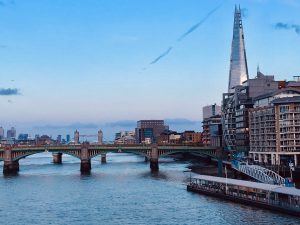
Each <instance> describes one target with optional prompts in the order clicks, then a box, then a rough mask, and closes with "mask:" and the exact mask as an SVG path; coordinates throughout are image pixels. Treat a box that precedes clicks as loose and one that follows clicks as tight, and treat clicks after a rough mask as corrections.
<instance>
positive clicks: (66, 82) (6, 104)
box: [0, 0, 300, 139]
mask: <svg viewBox="0 0 300 225" xmlns="http://www.w3.org/2000/svg"><path fill="white" fill-rule="evenodd" d="M222 2H224V3H223V4H222V6H221V7H220V8H219V9H218V10H216V11H215V12H214V13H213V14H211V15H210V16H209V17H208V18H207V19H206V20H205V21H204V22H203V23H202V24H201V25H200V26H199V27H198V28H197V29H195V30H194V31H193V32H192V33H190V34H189V35H188V36H186V37H185V38H184V39H183V40H181V41H178V38H179V37H180V36H181V35H182V34H184V33H185V32H186V31H187V30H189V29H190V28H191V27H192V26H194V25H195V24H197V23H198V22H200V21H201V20H202V19H203V18H205V17H206V15H207V14H208V13H209V12H210V11H211V10H213V9H214V8H216V7H217V6H218V5H220V3H222ZM235 4H241V8H242V9H243V11H244V12H245V16H244V32H245V38H246V49H247V57H248V65H249V71H250V76H251V77H254V76H255V72H256V67H257V64H258V63H259V64H260V68H261V70H262V72H264V73H266V74H274V75H275V76H276V79H286V80H291V79H292V76H294V75H299V73H300V63H299V53H300V34H299V25H300V17H299V10H300V1H298V0H243V1H232V0H225V1H221V0H201V1H200V0H164V1H161V0H151V1H150V0H144V1H141V0H26V1H24V0H2V1H0V68H1V69H0V77H1V82H0V95H1V96H0V104H1V112H0V116H1V117H0V118H1V121H2V125H3V126H4V127H5V128H7V127H9V126H15V127H16V128H17V131H18V132H26V131H28V132H29V133H31V134H34V133H41V132H44V133H49V134H53V135H56V134H58V133H62V134H64V133H66V132H71V131H72V130H73V128H75V127H76V126H78V128H79V129H80V128H81V129H82V130H83V129H87V130H86V131H83V132H89V133H91V132H96V130H97V129H98V128H97V129H96V127H99V128H101V127H102V128H103V127H104V128H103V130H104V135H106V138H107V139H109V137H112V133H113V132H114V130H115V131H117V130H118V129H123V128H124V129H125V128H126V129H127V128H128V129H131V128H132V125H131V126H123V125H124V124H123V125H122V123H120V126H117V127H116V126H111V124H112V123H116V122H118V121H121V122H124V121H127V122H128V121H130V123H131V124H133V121H136V120H139V119H171V120H169V121H170V123H171V124H170V128H171V129H172V128H173V129H177V128H178V129H184V128H185V127H186V129H196V130H200V126H201V124H200V121H201V118H202V107H203V106H204V105H207V104H211V103H220V101H221V98H222V93H223V92H225V91H226V88H227V81H228V71H229V58H230V47H231V46H230V45H231V38H232V26H233V12H234V5H235ZM278 23H282V24H283V25H284V26H281V27H280V28H281V29H279V28H278V27H277V28H276V24H278ZM297 28H298V29H297ZM297 31H298V33H297ZM170 47H172V49H171V50H170V52H169V54H167V55H166V56H165V57H163V58H161V59H160V60H159V61H158V62H157V63H154V64H150V63H151V62H153V61H154V60H155V59H156V58H157V57H158V56H160V55H161V54H162V53H165V52H166V51H167V50H168V49H170ZM8 88H11V90H10V91H11V92H12V93H11V94H9V95H7V93H6V92H5V90H6V91H7V89H8ZM15 89H18V92H19V93H20V94H17V95H14V94H15V93H14V90H15ZM1 90H2V91H4V93H3V92H1ZM178 118H181V120H176V119H178ZM182 119H184V120H182ZM91 124H93V125H94V126H90V125H91ZM172 124H173V127H172ZM179 124H180V126H179ZM106 130H107V132H105V131H106Z"/></svg>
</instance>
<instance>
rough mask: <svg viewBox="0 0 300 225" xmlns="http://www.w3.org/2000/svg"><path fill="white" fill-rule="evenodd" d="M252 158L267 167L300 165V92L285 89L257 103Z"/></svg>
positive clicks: (252, 112)
mask: <svg viewBox="0 0 300 225" xmlns="http://www.w3.org/2000/svg"><path fill="white" fill-rule="evenodd" d="M249 131H250V152H249V157H250V158H251V159H252V160H253V161H256V162H259V163H263V164H267V165H286V166H288V165H289V164H290V163H293V165H294V166H298V165H299V163H300V90H297V89H294V88H285V89H281V90H278V91H275V92H273V93H271V94H269V95H262V96H259V97H257V98H256V99H255V100H254V108H253V109H250V110H249Z"/></svg>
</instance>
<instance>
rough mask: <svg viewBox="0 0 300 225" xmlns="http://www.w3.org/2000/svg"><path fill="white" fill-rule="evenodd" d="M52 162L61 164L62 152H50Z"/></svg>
mask: <svg viewBox="0 0 300 225" xmlns="http://www.w3.org/2000/svg"><path fill="white" fill-rule="evenodd" d="M52 156H53V163H54V164H62V153H52Z"/></svg>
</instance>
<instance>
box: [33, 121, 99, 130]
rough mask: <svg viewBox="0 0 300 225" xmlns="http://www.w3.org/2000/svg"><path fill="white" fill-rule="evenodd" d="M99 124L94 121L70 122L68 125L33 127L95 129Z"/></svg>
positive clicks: (39, 127)
mask: <svg viewBox="0 0 300 225" xmlns="http://www.w3.org/2000/svg"><path fill="white" fill-rule="evenodd" d="M98 127H99V126H98V125H97V124H94V123H72V124H68V125H45V126H36V127H34V128H35V129H50V130H56V129H74V130H75V129H95V128H98Z"/></svg>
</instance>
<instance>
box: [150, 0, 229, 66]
mask: <svg viewBox="0 0 300 225" xmlns="http://www.w3.org/2000/svg"><path fill="white" fill-rule="evenodd" d="M225 1H226V0H223V1H222V2H221V3H220V4H219V5H218V6H217V7H216V8H214V9H213V10H211V11H210V12H209V13H208V14H207V15H206V16H205V17H204V18H203V19H202V20H201V21H200V22H198V23H196V24H195V25H194V26H192V27H191V28H190V29H188V30H187V31H186V32H185V33H184V34H182V35H181V36H180V37H179V38H178V39H177V41H182V40H183V39H184V38H186V36H188V35H189V34H190V33H192V32H194V31H195V30H196V29H197V28H198V27H199V26H200V25H201V24H203V23H204V22H205V21H206V20H207V19H208V18H209V17H210V16H212V15H213V14H214V13H215V12H216V11H217V10H218V9H219V8H221V6H222V5H223V4H224V2H225ZM172 49H173V47H172V46H171V47H169V48H168V49H167V50H166V51H165V52H163V53H162V54H160V55H159V56H158V57H157V58H156V59H154V60H153V61H152V62H151V63H150V64H151V65H153V64H155V63H157V62H158V61H160V60H161V59H162V58H164V57H165V56H167V55H168V54H169V53H170V52H171V50H172Z"/></svg>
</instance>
